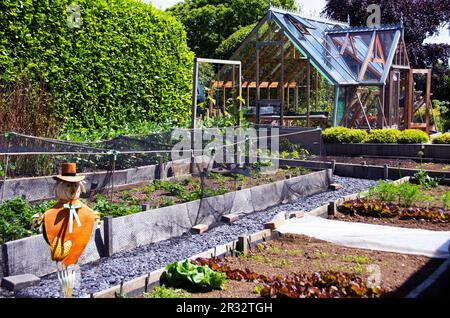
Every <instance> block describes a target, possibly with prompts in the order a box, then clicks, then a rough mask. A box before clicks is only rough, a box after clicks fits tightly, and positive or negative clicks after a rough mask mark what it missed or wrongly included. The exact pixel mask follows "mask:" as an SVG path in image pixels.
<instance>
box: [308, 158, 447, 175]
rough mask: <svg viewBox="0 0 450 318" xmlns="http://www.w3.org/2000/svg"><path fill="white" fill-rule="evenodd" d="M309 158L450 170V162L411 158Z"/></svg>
mask: <svg viewBox="0 0 450 318" xmlns="http://www.w3.org/2000/svg"><path fill="white" fill-rule="evenodd" d="M307 160H311V161H331V160H336V162H340V163H352V164H362V163H363V162H365V163H366V164H368V165H375V166H383V165H385V164H387V165H388V166H390V167H398V168H405V169H421V170H430V171H444V172H450V163H436V162H426V163H420V162H417V161H414V160H411V159H389V158H370V157H342V156H322V157H320V156H310V157H308V158H307Z"/></svg>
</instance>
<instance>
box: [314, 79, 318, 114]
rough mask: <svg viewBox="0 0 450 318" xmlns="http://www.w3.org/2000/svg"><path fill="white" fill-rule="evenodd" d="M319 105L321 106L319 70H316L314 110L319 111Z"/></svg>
mask: <svg viewBox="0 0 450 318" xmlns="http://www.w3.org/2000/svg"><path fill="white" fill-rule="evenodd" d="M318 107H319V71H316V95H315V104H314V111H317V109H318Z"/></svg>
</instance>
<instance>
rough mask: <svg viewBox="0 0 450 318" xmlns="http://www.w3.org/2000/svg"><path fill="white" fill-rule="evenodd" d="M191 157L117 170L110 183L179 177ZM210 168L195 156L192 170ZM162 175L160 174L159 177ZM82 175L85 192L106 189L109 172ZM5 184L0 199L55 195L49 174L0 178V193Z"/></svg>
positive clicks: (208, 162) (121, 184)
mask: <svg viewBox="0 0 450 318" xmlns="http://www.w3.org/2000/svg"><path fill="white" fill-rule="evenodd" d="M190 163H191V159H190V158H189V159H181V160H176V161H169V162H166V163H163V164H162V165H150V166H142V167H136V168H132V169H125V170H117V171H115V173H114V186H115V187H125V186H130V185H135V184H139V183H142V182H145V181H150V180H155V179H167V178H170V177H171V176H183V175H187V174H189V173H190ZM206 167H212V162H211V160H210V158H209V157H207V156H198V157H195V164H194V169H195V170H197V171H198V170H202V169H203V168H206ZM160 174H162V176H160ZM80 175H84V176H85V177H86V179H85V181H86V191H87V193H89V192H92V191H99V190H103V189H108V188H110V184H111V176H112V175H111V173H110V172H107V171H100V172H89V173H80ZM5 185H6V187H5V191H4V200H8V199H11V198H13V197H17V196H19V197H21V196H23V197H25V198H26V199H27V200H28V201H38V200H46V199H52V198H54V196H55V191H54V186H55V181H54V180H53V178H52V177H51V176H46V177H34V178H19V179H7V180H6V182H4V181H3V180H0V193H1V191H2V187H4V186H5Z"/></svg>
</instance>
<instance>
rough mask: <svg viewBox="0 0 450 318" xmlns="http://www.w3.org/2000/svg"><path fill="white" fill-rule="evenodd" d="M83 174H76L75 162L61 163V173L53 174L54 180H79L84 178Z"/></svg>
mask: <svg viewBox="0 0 450 318" xmlns="http://www.w3.org/2000/svg"><path fill="white" fill-rule="evenodd" d="M84 178H85V177H84V176H77V164H76V163H63V164H61V175H59V176H54V177H53V179H55V180H57V181H58V180H62V181H66V182H80V181H83V180H84Z"/></svg>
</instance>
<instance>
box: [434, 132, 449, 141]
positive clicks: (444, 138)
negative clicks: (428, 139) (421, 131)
mask: <svg viewBox="0 0 450 318" xmlns="http://www.w3.org/2000/svg"><path fill="white" fill-rule="evenodd" d="M433 144H450V132H446V133H443V134H441V135H439V136H437V137H435V138H433Z"/></svg>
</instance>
